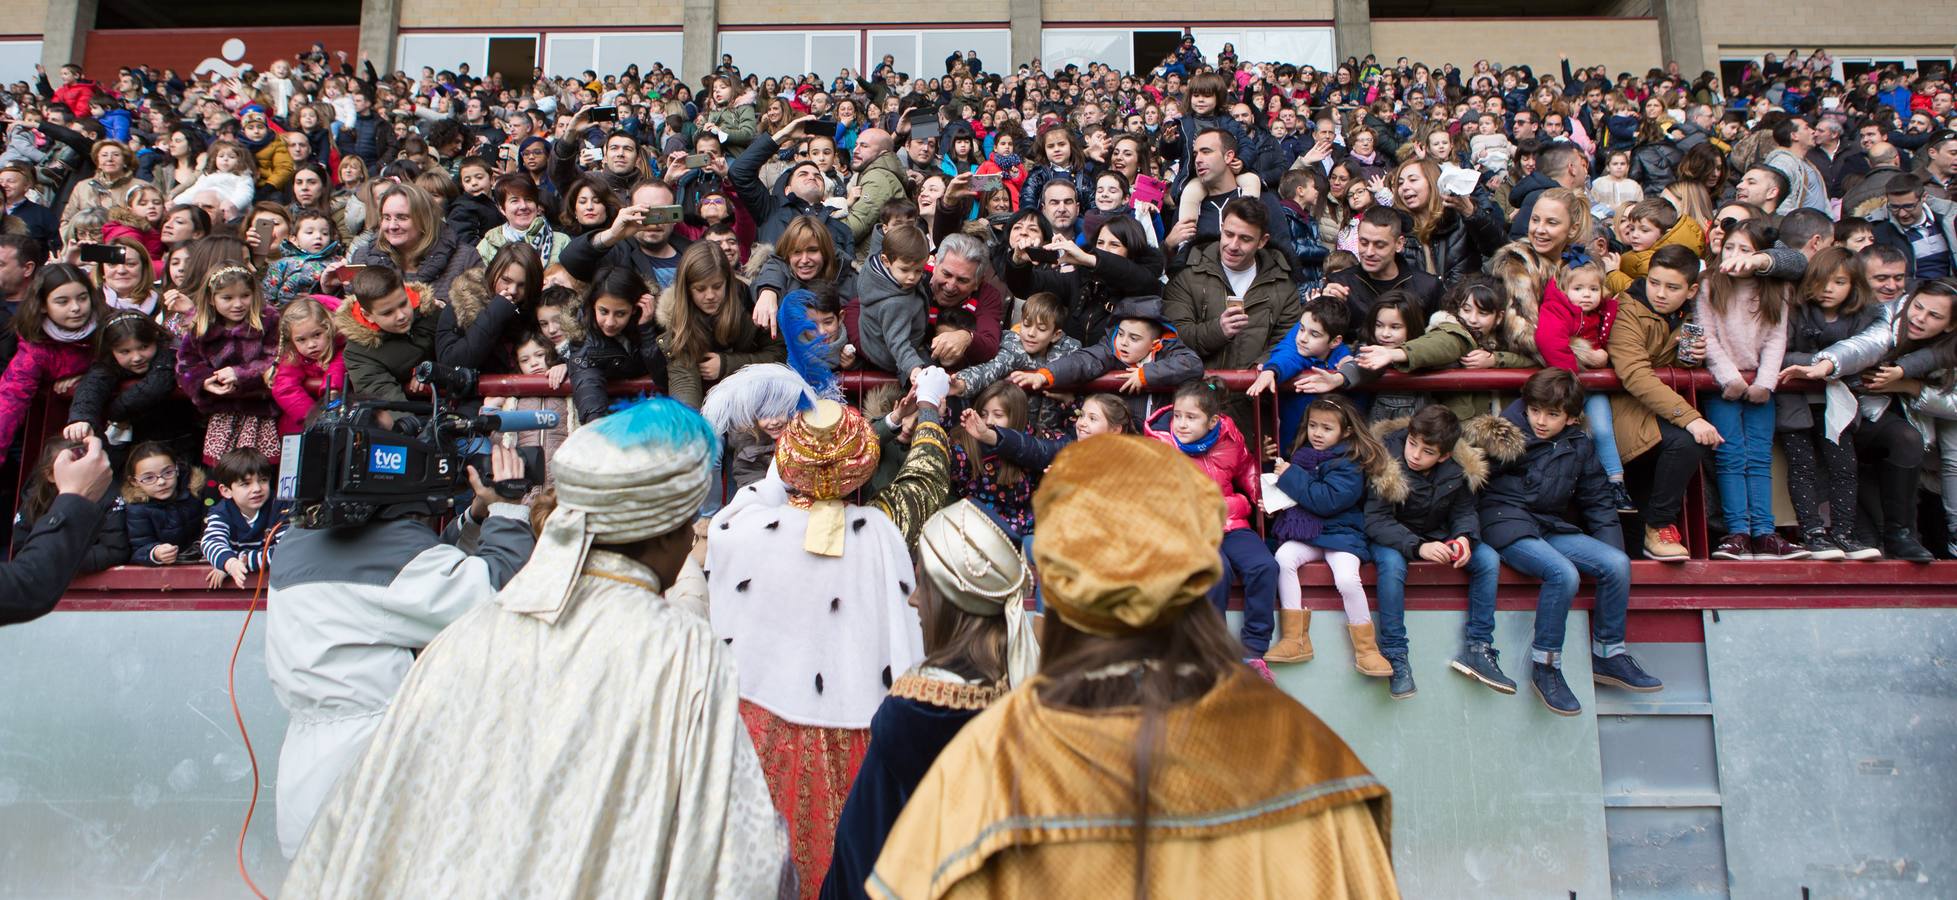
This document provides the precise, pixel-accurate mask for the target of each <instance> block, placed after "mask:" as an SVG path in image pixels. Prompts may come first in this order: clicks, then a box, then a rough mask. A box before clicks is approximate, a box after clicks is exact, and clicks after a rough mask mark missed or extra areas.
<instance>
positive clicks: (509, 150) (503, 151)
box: [496, 144, 516, 160]
mask: <svg viewBox="0 0 1957 900" xmlns="http://www.w3.org/2000/svg"><path fill="white" fill-rule="evenodd" d="M496 156H497V158H499V159H505V160H509V159H515V158H516V148H515V147H512V146H510V145H508V144H504V145H503V146H501V147H498V148H496Z"/></svg>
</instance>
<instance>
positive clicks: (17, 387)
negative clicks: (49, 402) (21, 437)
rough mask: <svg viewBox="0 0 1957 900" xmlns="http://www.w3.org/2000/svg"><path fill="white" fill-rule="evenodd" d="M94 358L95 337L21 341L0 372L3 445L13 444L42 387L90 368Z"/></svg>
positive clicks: (0, 421) (1, 440) (0, 422)
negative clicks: (0, 372)
mask: <svg viewBox="0 0 1957 900" xmlns="http://www.w3.org/2000/svg"><path fill="white" fill-rule="evenodd" d="M94 361H95V342H94V340H93V339H90V340H86V341H78V342H74V343H69V342H66V341H55V340H46V339H40V340H31V341H30V340H22V341H21V342H20V349H19V350H16V351H14V359H13V362H11V363H8V364H7V371H6V374H4V375H0V445H3V444H11V443H13V440H14V435H15V434H17V433H18V432H19V431H20V424H21V423H22V422H24V421H26V420H27V408H28V407H29V406H30V405H32V404H33V402H34V398H35V397H37V396H39V395H40V393H41V390H42V389H43V388H45V387H47V386H48V385H51V384H53V383H55V382H57V381H60V380H61V379H63V378H73V377H75V376H76V375H80V374H82V373H83V372H86V371H88V366H89V364H90V363H92V362H94Z"/></svg>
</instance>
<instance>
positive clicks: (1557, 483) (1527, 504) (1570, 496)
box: [1470, 400, 1624, 550]
mask: <svg viewBox="0 0 1957 900" xmlns="http://www.w3.org/2000/svg"><path fill="white" fill-rule="evenodd" d="M1470 424H1471V425H1475V426H1478V427H1477V428H1475V429H1471V430H1474V431H1477V432H1478V437H1480V438H1481V439H1478V440H1476V441H1475V443H1476V444H1477V445H1479V446H1481V447H1482V449H1483V450H1484V451H1486V452H1487V453H1488V456H1489V461H1490V463H1491V464H1492V471H1491V473H1490V475H1489V477H1488V486H1487V488H1485V489H1484V490H1483V491H1482V494H1481V504H1480V512H1481V534H1482V538H1483V539H1484V540H1486V541H1487V542H1488V544H1489V546H1492V547H1494V548H1495V549H1497V550H1500V549H1502V548H1504V547H1507V546H1508V545H1510V544H1513V543H1515V542H1516V541H1520V540H1522V539H1524V538H1534V537H1543V536H1545V535H1551V534H1588V535H1590V536H1591V537H1594V538H1596V539H1597V540H1600V541H1603V542H1604V543H1606V544H1609V545H1611V546H1613V547H1616V548H1618V549H1619V550H1622V549H1624V528H1623V525H1622V524H1621V523H1619V522H1618V519H1617V504H1616V502H1615V501H1613V500H1612V499H1611V494H1610V481H1609V480H1608V479H1607V478H1605V476H1604V464H1603V463H1602V462H1601V461H1599V460H1598V459H1597V447H1596V445H1595V444H1593V443H1591V441H1590V434H1589V432H1586V431H1584V429H1583V426H1581V425H1578V424H1574V423H1573V424H1571V425H1570V426H1569V427H1567V428H1564V429H1563V431H1562V432H1561V433H1560V434H1558V435H1556V437H1554V438H1551V439H1549V440H1543V439H1542V438H1539V437H1536V435H1535V432H1534V431H1533V430H1531V429H1530V428H1529V419H1528V415H1527V414H1526V413H1525V412H1524V410H1523V407H1522V401H1521V400H1517V401H1515V402H1513V403H1510V404H1509V406H1508V409H1505V410H1503V411H1502V415H1501V417H1500V418H1499V419H1494V420H1490V419H1487V418H1486V417H1484V418H1481V419H1476V420H1474V422H1473V423H1470ZM1496 435H1499V436H1496ZM1572 511H1574V512H1575V513H1576V515H1577V516H1578V518H1579V520H1578V521H1572V520H1571V518H1570V514H1571V512H1572Z"/></svg>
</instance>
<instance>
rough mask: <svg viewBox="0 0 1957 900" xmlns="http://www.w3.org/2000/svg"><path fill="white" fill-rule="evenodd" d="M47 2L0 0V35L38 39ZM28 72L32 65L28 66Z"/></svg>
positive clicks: (45, 18) (45, 13)
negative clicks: (0, 23) (2, 23)
mask: <svg viewBox="0 0 1957 900" xmlns="http://www.w3.org/2000/svg"><path fill="white" fill-rule="evenodd" d="M47 17H48V3H47V0H0V22H4V23H6V24H4V25H0V34H4V35H8V36H11V37H38V36H39V35H40V33H41V26H42V23H44V22H46V21H47ZM28 69H29V70H32V69H33V65H32V64H29V66H28Z"/></svg>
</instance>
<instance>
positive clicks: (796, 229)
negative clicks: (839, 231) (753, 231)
mask: <svg viewBox="0 0 1957 900" xmlns="http://www.w3.org/2000/svg"><path fill="white" fill-rule="evenodd" d="M810 246H813V247H815V248H816V249H818V250H820V251H821V252H822V271H820V272H817V273H816V275H815V280H816V281H820V282H823V283H825V284H826V283H829V282H832V281H835V280H836V270H837V269H838V268H840V267H841V265H842V263H841V261H840V260H838V259H837V257H836V241H835V239H834V238H831V237H830V236H829V227H828V226H826V225H824V224H822V220H821V219H818V218H816V217H814V216H796V217H795V218H793V219H790V220H789V222H788V226H787V227H785V228H783V229H782V230H781V237H779V238H776V239H775V255H776V256H778V257H780V258H781V261H782V262H783V263H786V262H788V258H789V256H791V255H793V254H794V253H796V252H797V251H799V250H802V249H804V248H805V247H810Z"/></svg>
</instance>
